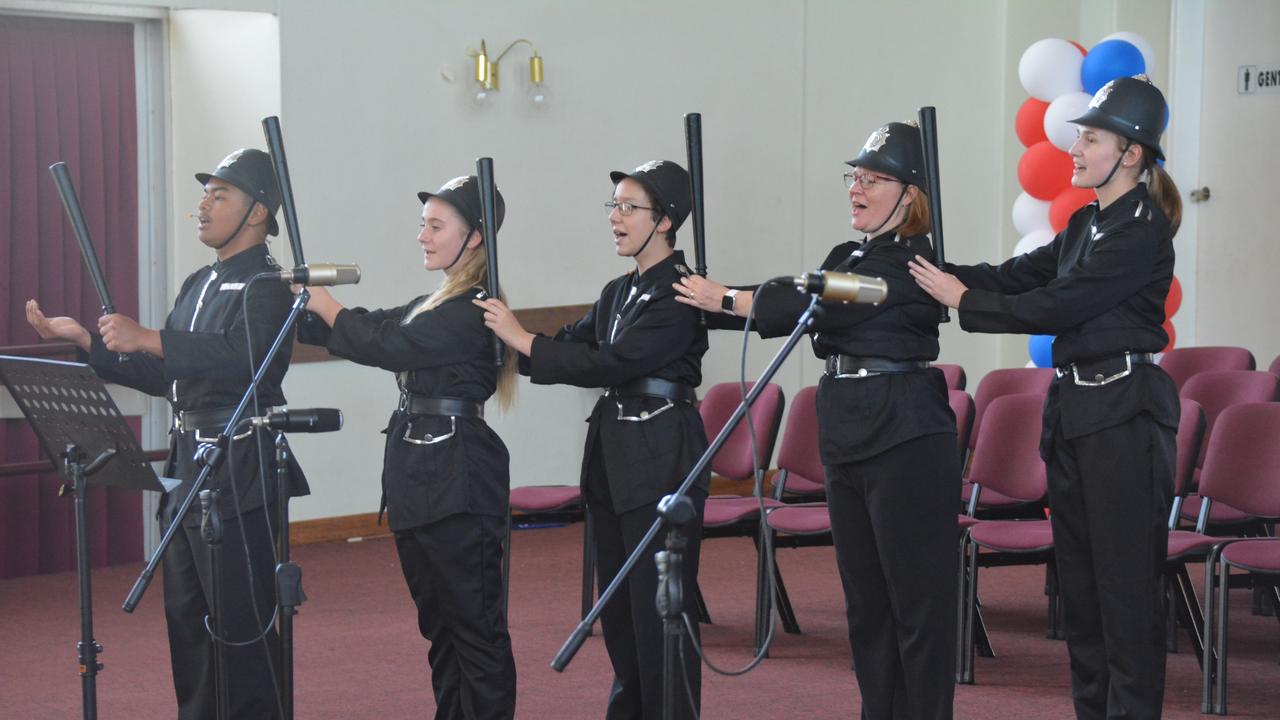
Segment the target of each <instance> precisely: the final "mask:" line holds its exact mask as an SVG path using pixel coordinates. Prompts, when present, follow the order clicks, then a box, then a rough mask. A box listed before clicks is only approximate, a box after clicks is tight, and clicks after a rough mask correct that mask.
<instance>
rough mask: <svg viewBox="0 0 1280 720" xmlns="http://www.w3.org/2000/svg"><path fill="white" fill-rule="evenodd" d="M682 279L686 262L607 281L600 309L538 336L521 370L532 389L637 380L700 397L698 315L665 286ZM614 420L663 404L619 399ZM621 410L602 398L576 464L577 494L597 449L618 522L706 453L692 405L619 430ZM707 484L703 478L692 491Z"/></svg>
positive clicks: (702, 348)
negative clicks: (690, 390) (693, 390)
mask: <svg viewBox="0 0 1280 720" xmlns="http://www.w3.org/2000/svg"><path fill="white" fill-rule="evenodd" d="M686 274H688V268H686V267H685V266H684V255H683V253H681V252H679V251H676V252H675V253H673V254H672V255H671V256H670V257H668V258H667V259H665V260H663V261H662V262H659V263H658V264H656V265H654V266H653V267H651V268H649V269H648V270H646V271H645V272H644V274H643V275H637V274H635V273H628V274H626V275H623V276H621V277H619V278H615V279H614V280H612V281H610V282H609V284H608V285H606V286H605V287H604V290H603V291H602V292H601V293H600V299H599V300H597V301H596V303H595V304H594V305H593V306H592V308H591V310H590V311H589V312H588V313H587V314H586V316H585V317H583V318H582V319H581V320H579V321H578V322H576V323H574V324H572V325H567V326H565V327H564V328H563V329H562V330H560V332H558V333H557V334H556V336H555V338H554V339H552V338H549V337H546V336H538V337H536V338H535V339H534V342H533V351H532V354H531V356H530V357H529V358H527V359H525V358H522V360H521V370H522V372H527V373H528V374H529V376H530V378H531V379H532V381H533V382H535V383H539V384H547V385H550V384H557V383H563V384H567V385H576V386H578V387H588V388H610V387H616V386H619V385H624V384H625V383H627V382H628V381H631V380H637V379H640V378H650V377H652V378H660V379H663V380H669V381H672V382H677V383H682V384H684V385H688V386H690V387H697V386H698V385H699V384H701V383H702V356H703V354H704V353H706V351H707V331H706V329H705V328H703V327H701V326H700V325H699V324H698V313H697V311H695V310H693V309H692V308H690V307H687V306H685V305H682V304H680V303H678V302H676V300H675V291H674V290H673V289H672V287H671V285H672V283H675V282H677V281H678V280H679V279H680V277H681V276H683V275H686ZM621 402H622V410H621V412H622V413H623V414H624V415H627V416H638V415H639V414H640V412H642V411H649V412H653V411H655V410H657V409H659V408H661V407H663V406H664V405H665V404H666V401H664V400H661V399H659V398H652V397H644V398H624V399H622V401H621ZM617 403H618V400H617V398H615V397H613V396H603V395H602V396H601V398H600V399H599V401H597V402H596V406H595V408H594V409H593V410H592V413H591V417H590V418H589V420H588V422H589V423H590V424H589V426H588V430H587V442H586V453H585V455H584V457H583V477H582V482H583V487H584V488H586V489H588V490H589V487H588V483H587V477H586V473H587V466H588V463H589V460H590V457H591V452H592V450H593V448H594V447H595V444H596V443H597V442H599V443H600V445H601V448H602V451H603V452H602V455H603V457H604V465H605V473H606V474H607V475H608V483H609V485H608V487H609V493H610V495H611V497H612V500H613V505H614V509H615V511H617V512H619V513H621V512H626V511H628V510H633V509H636V508H639V507H641V506H644V505H650V504H653V503H656V502H657V501H658V500H659V499H661V498H662V496H663V495H666V494H668V493H670V492H671V491H672V490H674V489H675V488H676V487H677V486H678V485H679V484H680V481H681V480H683V479H684V476H685V474H686V473H687V472H688V470H689V469H690V468H691V467H692V466H693V465H694V463H696V462H697V459H698V458H699V457H700V456H701V455H702V453H703V451H705V450H706V448H707V437H706V432H705V431H704V430H703V427H702V418H701V417H700V416H699V415H698V411H697V409H696V408H694V407H693V406H692V405H690V404H688V403H684V402H677V403H675V406H674V407H672V408H671V409H669V410H667V411H665V412H662V413H660V414H655V415H653V416H652V417H650V418H649V419H648V420H646V421H645V422H628V421H625V420H619V419H618V414H619V412H620V411H619V407H618V404H617ZM709 483H710V474H709V473H704V474H703V477H701V478H699V480H698V481H697V483H696V485H695V487H697V488H699V489H700V490H702V491H703V492H705V491H706V490H707V488H708V487H709Z"/></svg>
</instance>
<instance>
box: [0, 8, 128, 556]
mask: <svg viewBox="0 0 1280 720" xmlns="http://www.w3.org/2000/svg"><path fill="white" fill-rule="evenodd" d="M137 133H138V129H137V100H136V93H135V87H134V64H133V26H132V25H131V24H129V23H119V22H92V21H71V20H51V19H45V18H28V17H16V16H7V15H0V262H2V263H3V264H4V265H5V270H6V272H7V279H6V282H5V284H4V287H3V288H2V289H0V348H2V347H3V346H6V345H25V344H33V343H37V342H39V338H38V337H37V336H36V334H35V331H33V330H32V329H31V327H30V326H29V325H27V322H26V314H25V309H24V305H25V303H26V301H27V299H28V298H36V299H38V300H39V301H40V304H41V307H42V308H43V309H44V311H45V313H46V314H48V315H70V316H72V317H75V318H77V319H79V320H80V321H81V322H82V323H83V324H84V325H85V326H86V327H90V328H93V327H95V326H96V325H97V318H98V316H99V315H101V314H102V311H101V304H100V302H99V300H98V296H97V292H96V291H95V289H94V286H93V282H92V281H91V280H90V279H89V276H88V273H87V271H86V270H85V266H84V261H83V260H82V259H81V257H80V249H79V245H78V243H77V241H76V237H75V233H74V232H73V231H72V229H71V224H70V223H69V222H68V221H67V218H66V212H65V211H64V210H63V207H62V202H61V200H60V199H59V197H58V191H57V188H56V187H55V186H54V183H53V178H52V176H51V175H50V174H49V169H48V168H49V166H50V165H52V164H53V163H55V162H58V161H62V162H65V163H66V164H67V167H68V169H69V170H70V171H71V179H72V182H73V183H74V184H75V187H76V193H77V195H78V196H79V198H80V204H81V205H82V206H83V209H84V215H85V221H86V223H87V224H88V226H89V233H90V235H91V236H92V237H93V242H94V246H95V248H96V249H97V252H98V259H99V262H100V263H101V265H102V269H103V273H104V274H105V275H106V279H107V286H108V288H109V289H110V292H111V299H112V301H113V302H114V303H115V306H116V311H117V312H120V313H124V314H126V315H129V316H131V317H137V316H138V137H137ZM130 421H131V423H132V425H133V427H134V429H135V431H136V430H137V429H138V427H139V423H138V419H137V418H131V419H130ZM41 455H42V453H40V451H39V448H38V445H37V443H36V440H35V437H34V435H33V434H32V432H31V430H30V428H29V427H28V426H27V424H26V421H25V420H23V419H16V420H15V419H8V420H3V421H0V463H5V462H19V461H29V460H36V459H39V458H40V457H41ZM60 483H61V478H60V477H59V476H58V475H56V474H54V473H48V474H47V475H42V476H35V475H31V476H22V477H0V578H6V577H14V576H18V575H29V574H32V573H45V572H58V571H63V570H69V569H72V568H74V567H75V533H74V513H73V510H74V508H73V507H72V502H71V500H70V498H69V497H64V498H59V497H57V488H58V486H59V485H60ZM90 508H91V510H90V520H89V522H90V527H91V532H92V534H91V535H90V537H91V543H92V546H93V550H92V555H93V564H94V565H104V564H108V563H117V562H125V561H129V560H135V559H138V558H139V557H141V554H142V517H141V516H142V502H141V498H139V496H138V494H137V493H136V492H130V491H119V490H114V489H105V488H92V489H91V491H90Z"/></svg>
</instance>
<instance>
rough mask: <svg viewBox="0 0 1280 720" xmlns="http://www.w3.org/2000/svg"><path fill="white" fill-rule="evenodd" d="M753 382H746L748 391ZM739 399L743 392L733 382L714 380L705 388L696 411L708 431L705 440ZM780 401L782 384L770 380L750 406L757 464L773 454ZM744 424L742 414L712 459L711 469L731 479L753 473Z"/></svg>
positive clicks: (766, 463) (763, 465)
mask: <svg viewBox="0 0 1280 720" xmlns="http://www.w3.org/2000/svg"><path fill="white" fill-rule="evenodd" d="M754 385H755V383H753V382H748V383H747V391H748V392H750V391H751V388H752V387H754ZM741 403H742V392H741V388H740V386H739V385H738V383H736V382H726V383H717V384H715V385H712V386H711V388H710V389H709V390H707V394H706V395H704V396H703V397H702V403H701V404H700V405H699V406H698V412H699V413H701V414H702V425H703V427H704V428H705V429H706V431H707V441H708V442H711V441H713V440H715V438H716V436H717V435H719V434H720V431H721V430H723V429H724V426H725V424H727V423H728V422H729V418H730V417H732V416H733V413H734V411H735V410H737V409H738V405H740V404H741ZM783 404H784V399H783V395H782V388H781V387H779V386H778V385H777V384H776V383H769V385H768V386H767V387H765V389H764V390H763V391H762V392H761V393H760V396H759V397H758V398H756V401H755V403H753V404H752V406H751V411H750V413H749V416H750V418H751V422H752V424H753V425H754V426H755V431H756V449H757V451H758V452H759V453H760V455H759V458H758V460H759V462H758V464H759V467H761V468H767V467H769V462H770V460H771V459H772V458H773V444H774V442H775V441H776V440H777V438H778V426H779V425H780V424H781V422H782V406H783ZM747 427H748V425H747V418H746V417H744V418H743V419H742V421H741V422H739V423H738V426H737V427H735V428H734V429H733V432H732V433H731V434H730V435H729V440H728V441H727V442H726V443H725V444H724V446H723V447H721V448H720V452H718V453H716V456H715V457H714V458H712V459H711V472H713V473H715V474H717V475H723V476H724V477H727V478H731V479H734V480H742V479H746V478H749V477H751V476H752V474H753V471H754V468H755V467H756V464H755V463H752V461H751V435H750V433H749V432H748V430H747Z"/></svg>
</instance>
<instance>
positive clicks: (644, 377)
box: [521, 161, 710, 720]
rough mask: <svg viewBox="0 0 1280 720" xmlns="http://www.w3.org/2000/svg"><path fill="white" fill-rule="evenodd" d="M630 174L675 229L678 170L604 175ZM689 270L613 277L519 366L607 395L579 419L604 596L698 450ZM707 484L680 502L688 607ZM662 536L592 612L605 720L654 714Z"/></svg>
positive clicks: (681, 191) (665, 265) (702, 338)
mask: <svg viewBox="0 0 1280 720" xmlns="http://www.w3.org/2000/svg"><path fill="white" fill-rule="evenodd" d="M628 177H629V178H632V179H634V180H635V181H637V182H638V183H640V185H641V186H643V187H644V189H645V191H646V192H647V193H648V195H649V197H650V199H651V200H652V202H653V204H654V205H655V206H656V207H658V208H660V212H661V213H662V214H664V215H665V216H667V217H668V218H670V219H671V231H672V232H675V230H676V229H678V228H679V227H680V225H681V223H682V222H683V221H684V219H685V218H686V217H687V216H688V214H689V208H690V205H691V200H690V197H689V176H688V174H687V173H686V172H685V171H684V169H683V168H681V167H680V166H679V165H677V164H676V163H673V162H670V161H657V162H652V163H647V164H645V165H642V166H640V167H639V168H636V169H635V170H634V171H632V172H630V173H623V172H613V173H611V174H610V179H611V180H612V181H613V182H614V184H617V183H618V182H621V181H622V179H623V178H628ZM639 212H648V211H646V210H640V211H639ZM650 240H653V241H654V242H665V241H664V240H663V239H662V238H660V237H659V238H656V239H654V238H653V237H652V236H651V237H650ZM686 274H688V268H687V267H685V264H684V255H683V253H681V252H680V251H675V252H673V253H672V254H671V255H670V256H669V257H667V258H665V259H663V260H662V261H660V262H658V263H657V264H655V265H654V266H653V267H650V268H649V269H647V270H645V271H644V272H643V273H636V272H632V273H628V274H626V275H623V276H621V277H618V278H615V279H614V280H611V281H610V282H609V283H608V284H607V285H605V287H604V290H603V291H602V292H601V293H600V299H599V300H597V301H596V302H595V304H594V305H593V306H592V308H591V310H590V311H589V312H588V313H587V314H586V316H584V317H583V318H582V319H581V320H579V321H577V322H576V323H573V324H571V325H567V326H565V327H564V328H563V329H562V330H560V331H559V332H558V333H557V334H556V336H555V338H554V339H553V338H549V337H546V336H541V335H540V336H536V337H535V338H534V341H533V347H532V353H531V355H530V356H529V357H528V358H523V357H522V358H521V371H522V372H527V373H528V374H529V376H530V379H531V380H532V381H533V382H534V383H538V384H566V385H576V386H579V387H588V388H604V389H605V392H604V394H602V395H601V396H600V399H599V400H598V401H597V402H596V405H595V408H594V409H593V410H592V412H591V417H590V418H589V419H588V423H589V425H588V427H587V440H586V449H585V451H584V454H583V462H582V490H583V494H584V496H585V497H586V501H587V506H588V510H589V512H590V513H591V517H592V521H593V522H594V527H593V529H594V532H595V537H594V543H595V550H596V567H597V571H598V581H599V587H600V588H601V589H602V590H603V589H604V587H605V586H607V585H608V584H609V583H610V582H611V581H612V580H613V578H614V576H615V575H616V574H617V572H618V569H619V568H621V566H622V564H623V563H624V562H625V561H626V559H627V557H628V556H629V555H630V554H631V552H632V551H633V550H635V548H636V547H637V545H638V544H639V541H640V540H641V538H642V537H643V535H644V533H645V532H646V531H647V530H648V529H649V526H650V525H651V524H652V523H653V520H654V519H655V518H656V517H657V514H656V509H655V508H656V505H657V503H658V501H659V500H660V499H661V498H662V497H663V496H664V495H667V494H669V493H671V492H672V491H674V490H675V489H676V488H677V487H678V486H679V484H680V482H681V481H682V480H683V479H684V477H685V475H686V474H687V473H688V471H689V469H690V468H692V467H693V465H694V464H695V463H696V462H697V460H698V458H699V457H700V456H701V455H702V453H703V452H704V451H705V450H706V448H707V437H706V432H705V431H704V430H703V427H702V418H701V417H700V416H699V415H698V411H697V409H696V408H694V406H693V400H694V388H695V387H697V386H698V385H699V384H700V383H701V382H702V355H703V354H704V353H705V352H706V351H707V334H706V329H705V328H702V327H700V326H699V323H698V313H697V312H696V311H695V310H693V309H692V308H689V307H686V306H684V305H681V304H680V303H678V302H676V300H675V291H674V290H673V289H672V288H671V285H672V283H675V282H677V281H678V280H679V279H680V277H682V276H683V275H686ZM709 483H710V475H709V473H704V475H703V476H702V477H701V478H699V479H698V481H697V483H696V484H695V485H694V487H693V488H692V490H691V492H690V494H689V497H690V499H691V500H692V501H693V502H694V505H695V507H696V509H697V518H696V520H695V521H694V522H692V523H690V524H689V525H688V526H687V527H686V533H687V536H688V547H687V549H686V551H685V555H684V583H683V588H684V597H685V598H686V602H689V601H690V599H691V598H693V591H694V588H695V587H696V586H695V582H696V580H697V576H698V553H699V547H700V540H701V536H702V508H703V506H704V504H705V501H706V495H707V489H708V487H709ZM664 535H665V534H664V533H659V535H658V537H657V538H655V540H654V542H653V543H651V545H650V547H649V548H648V549H647V550H646V551H645V552H644V554H643V559H642V560H641V562H640V564H639V565H638V566H637V567H636V568H635V570H633V571H632V572H631V574H630V576H629V578H628V579H627V581H626V583H625V584H624V585H623V586H622V587H621V589H620V590H619V592H618V594H617V595H615V596H614V597H613V599H612V601H610V602H609V603H608V604H607V605H606V606H605V607H604V610H603V612H602V613H601V616H600V623H601V629H602V631H603V633H604V640H605V647H606V648H607V650H608V652H609V659H610V661H611V662H612V663H613V670H614V683H613V689H612V691H611V692H610V696H609V705H608V710H607V712H606V715H605V717H606V718H609V720H622V719H624V718H637V719H638V718H659V717H661V716H662V704H661V701H662V623H661V620H660V619H659V617H658V614H657V610H656V609H655V607H654V599H655V597H656V594H657V570H656V568H655V566H654V564H653V561H652V559H651V558H652V557H653V553H654V552H657V551H658V550H659V549H661V544H662V541H663V539H664ZM688 607H689V606H688V605H686V609H688ZM684 649H685V652H684V668H683V669H684V671H685V674H686V675H687V677H688V683H689V687H690V689H691V691H692V693H693V697H694V698H695V700H698V699H699V698H700V697H701V666H700V664H699V661H698V657H697V655H696V654H695V653H694V651H693V649H692V647H691V644H690V643H688V642H686V643H685V645H684ZM676 695H677V697H678V698H679V699H680V700H679V701H678V702H677V708H678V711H677V716H678V717H692V715H691V714H690V708H689V706H688V703H687V702H685V701H684V698H685V692H684V689H683V688H677V689H676Z"/></svg>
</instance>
